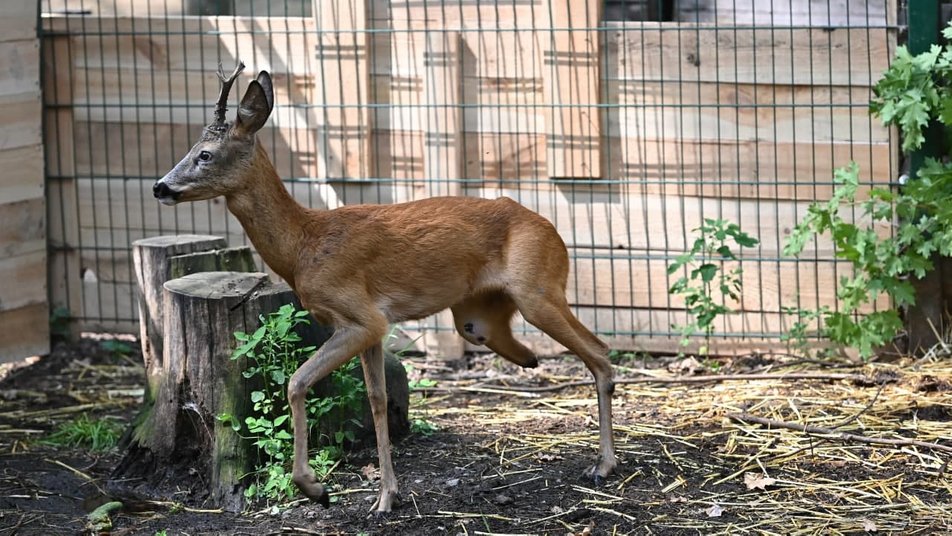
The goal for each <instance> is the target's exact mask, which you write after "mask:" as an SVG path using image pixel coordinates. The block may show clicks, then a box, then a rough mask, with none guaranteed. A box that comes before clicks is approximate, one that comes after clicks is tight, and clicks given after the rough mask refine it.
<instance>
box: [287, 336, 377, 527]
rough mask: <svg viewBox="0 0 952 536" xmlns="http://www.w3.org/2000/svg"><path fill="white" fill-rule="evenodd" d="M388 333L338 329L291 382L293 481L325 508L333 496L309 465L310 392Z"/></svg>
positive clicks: (289, 394)
mask: <svg viewBox="0 0 952 536" xmlns="http://www.w3.org/2000/svg"><path fill="white" fill-rule="evenodd" d="M385 330H386V324H384V327H383V329H380V328H376V329H368V328H367V327H365V326H358V325H347V326H338V327H337V328H336V329H335V330H334V334H333V335H331V337H330V338H329V339H327V342H325V343H324V345H323V346H321V347H320V348H319V349H318V350H317V351H316V352H315V353H314V355H313V356H311V358H310V359H308V360H307V361H305V362H304V364H303V365H301V366H300V368H298V369H297V371H295V373H294V374H293V375H292V376H291V381H290V382H289V383H288V401H289V402H290V405H291V419H292V421H293V423H294V464H293V469H292V470H291V479H292V480H293V481H294V483H295V485H297V487H298V489H300V490H301V493H303V494H304V495H305V496H306V497H307V498H309V499H311V500H312V501H315V502H318V503H320V504H322V505H323V506H324V507H325V508H326V507H328V506H330V497H329V496H328V494H327V490H326V489H325V488H324V486H322V485H321V484H320V483H319V482H318V481H317V477H316V476H315V475H314V470H313V469H311V466H310V465H308V456H307V435H308V426H307V409H306V408H305V398H306V397H307V391H308V389H310V388H311V386H312V385H314V384H315V383H316V382H318V381H319V380H320V379H321V378H324V377H325V376H327V375H328V374H330V373H331V372H333V371H334V370H335V369H336V368H337V367H339V366H341V365H342V364H343V363H344V362H345V361H347V360H348V359H350V358H351V357H353V356H354V355H357V354H359V353H360V352H362V351H363V350H364V349H365V348H368V347H369V346H371V345H373V344H375V343H379V341H380V338H381V337H382V336H383V332H384V331H385Z"/></svg>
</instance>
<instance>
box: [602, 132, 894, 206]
mask: <svg viewBox="0 0 952 536" xmlns="http://www.w3.org/2000/svg"><path fill="white" fill-rule="evenodd" d="M606 152H607V160H608V165H609V166H610V167H609V176H610V177H631V178H635V179H636V180H638V181H644V182H643V183H642V184H640V185H636V187H637V188H639V189H643V191H645V192H647V193H667V194H671V195H687V196H696V195H704V196H713V197H722V198H725V199H730V198H746V199H761V200H763V199H775V198H776V199H828V198H829V197H830V195H831V194H832V191H833V184H832V182H833V171H834V170H835V169H837V168H839V167H843V166H846V165H847V164H849V162H850V161H856V162H857V163H858V164H859V166H860V180H861V181H863V182H870V183H872V182H875V183H878V184H888V183H891V182H893V181H894V180H895V177H896V176H897V167H898V162H899V159H898V156H897V154H896V152H895V144H891V143H868V144H863V143H855V144H853V143H844V142H831V143H817V144H813V143H810V142H776V143H773V142H770V141H760V142H758V141H739V142H738V141H734V140H729V139H727V140H720V141H705V140H681V139H676V138H671V139H663V140H657V139H646V138H640V137H637V136H630V137H626V138H621V139H619V138H612V139H609V141H608V147H607V149H606Z"/></svg>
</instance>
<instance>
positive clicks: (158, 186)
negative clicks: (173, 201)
mask: <svg viewBox="0 0 952 536" xmlns="http://www.w3.org/2000/svg"><path fill="white" fill-rule="evenodd" d="M152 195H154V196H155V197H156V199H158V198H161V197H172V189H171V188H169V185H168V184H165V183H164V182H162V181H155V184H153V185H152Z"/></svg>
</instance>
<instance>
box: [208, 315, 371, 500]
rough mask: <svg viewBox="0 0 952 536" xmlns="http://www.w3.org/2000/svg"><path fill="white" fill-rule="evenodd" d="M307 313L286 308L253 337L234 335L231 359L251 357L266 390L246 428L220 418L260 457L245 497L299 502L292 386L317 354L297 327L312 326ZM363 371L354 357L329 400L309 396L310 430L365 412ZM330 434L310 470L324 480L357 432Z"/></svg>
mask: <svg viewBox="0 0 952 536" xmlns="http://www.w3.org/2000/svg"><path fill="white" fill-rule="evenodd" d="M307 316H308V313H307V312H306V311H297V310H295V308H294V307H293V306H292V305H285V306H283V307H281V308H280V309H279V310H278V311H277V312H275V313H272V314H270V315H268V316H267V317H264V316H262V317H261V318H260V320H261V327H259V328H258V329H257V330H256V331H255V332H254V333H251V334H248V333H241V332H239V333H235V339H236V340H237V341H238V344H239V345H238V348H236V349H235V351H234V353H233V354H232V359H240V358H242V357H246V358H247V359H248V361H249V366H248V368H247V369H246V370H245V371H244V372H243V374H244V376H245V377H246V378H249V379H250V378H256V379H257V380H258V381H260V382H261V384H262V387H261V388H260V389H258V390H255V391H253V392H252V393H251V402H252V408H253V414H252V415H251V416H249V417H247V418H246V419H245V421H244V422H243V423H240V422H237V421H236V419H234V417H232V416H230V415H219V417H218V418H219V419H220V420H222V421H225V422H228V423H230V424H231V426H232V428H233V429H234V430H235V431H236V432H239V433H242V434H243V435H244V436H245V437H247V438H249V439H250V440H251V441H252V442H253V444H254V446H255V447H257V448H258V451H259V452H260V453H261V458H262V463H261V464H260V465H259V466H258V467H257V468H256V472H255V476H256V481H255V483H254V484H252V485H251V486H249V487H248V489H247V490H246V491H245V494H246V496H248V497H251V498H255V499H265V500H268V501H286V500H289V499H291V498H292V497H294V494H295V493H296V488H295V486H294V484H293V483H292V481H291V471H290V465H291V461H292V459H293V454H294V437H293V435H292V429H291V418H290V417H291V412H290V406H289V404H288V400H287V383H288V380H289V379H290V378H291V375H292V374H294V371H295V370H297V368H298V367H299V366H300V365H301V363H303V362H304V361H305V360H306V359H308V358H309V357H310V356H311V355H312V354H313V352H314V350H315V347H313V346H301V337H300V336H299V335H298V334H297V332H296V331H295V328H296V327H297V326H299V325H301V324H305V323H307V322H309V320H308V318H307ZM357 366H359V361H358V360H357V359H356V358H355V359H352V360H351V361H349V362H348V363H347V364H346V365H345V366H343V367H340V368H339V369H338V370H336V371H334V372H333V373H332V374H331V391H332V392H333V393H334V394H333V395H332V396H328V397H321V398H317V397H308V399H307V403H306V406H305V407H306V411H307V417H308V430H309V431H311V430H312V429H314V427H315V426H316V425H317V424H318V423H319V422H320V421H321V420H322V419H324V418H325V417H327V416H329V415H331V414H332V413H334V412H354V411H356V410H358V409H359V408H360V405H361V402H362V399H363V398H364V396H365V393H366V388H365V386H364V382H363V380H361V379H360V378H358V377H356V376H355V375H354V374H353V371H354V369H355V368H356V367H357ZM345 424H346V423H344V422H343V421H341V425H340V428H339V429H337V430H331V431H330V432H329V433H328V434H327V437H323V438H322V439H323V440H324V442H325V443H326V446H324V447H322V448H320V449H318V450H317V453H316V454H315V456H314V458H313V459H312V460H310V464H311V466H312V467H313V468H314V469H315V472H316V473H317V474H318V475H319V476H320V477H321V478H323V477H325V476H326V475H327V473H329V472H330V469H331V468H332V467H333V466H334V465H336V463H337V460H338V459H339V458H340V457H341V455H342V453H343V449H342V446H343V445H344V443H345V442H347V441H353V439H354V437H353V432H352V431H350V430H347V429H346V428H345V426H344V425H345Z"/></svg>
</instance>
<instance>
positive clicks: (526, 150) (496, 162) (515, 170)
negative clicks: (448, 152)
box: [464, 132, 551, 183]
mask: <svg viewBox="0 0 952 536" xmlns="http://www.w3.org/2000/svg"><path fill="white" fill-rule="evenodd" d="M546 139H547V137H546V136H545V135H544V134H536V133H532V132H526V133H493V132H489V133H468V132H467V133H466V134H465V137H464V140H465V143H464V150H465V154H466V161H465V168H464V174H465V177H466V178H467V179H472V180H474V181H484V182H487V183H491V182H493V181H494V180H506V181H519V180H525V179H537V180H538V179H547V178H548V177H549V175H548V173H549V172H550V171H551V168H549V167H547V166H546V162H547V156H550V153H549V152H548V151H547V149H548V148H549V146H548V145H547V144H546Z"/></svg>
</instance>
